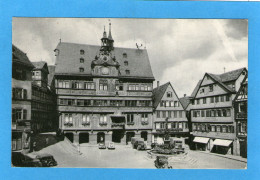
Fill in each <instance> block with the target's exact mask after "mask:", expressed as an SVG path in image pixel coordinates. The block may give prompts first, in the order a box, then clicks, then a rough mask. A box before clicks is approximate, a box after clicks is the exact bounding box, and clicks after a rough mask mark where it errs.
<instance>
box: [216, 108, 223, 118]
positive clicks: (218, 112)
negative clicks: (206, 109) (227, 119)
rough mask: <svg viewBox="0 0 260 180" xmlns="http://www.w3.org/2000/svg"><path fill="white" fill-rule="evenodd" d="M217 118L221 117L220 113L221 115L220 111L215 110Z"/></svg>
mask: <svg viewBox="0 0 260 180" xmlns="http://www.w3.org/2000/svg"><path fill="white" fill-rule="evenodd" d="M216 115H217V116H218V117H221V116H222V113H221V110H219V109H218V110H217V114H216Z"/></svg>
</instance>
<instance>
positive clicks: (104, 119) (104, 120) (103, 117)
mask: <svg viewBox="0 0 260 180" xmlns="http://www.w3.org/2000/svg"><path fill="white" fill-rule="evenodd" d="M99 124H100V125H105V124H107V115H106V114H101V115H100V117H99Z"/></svg>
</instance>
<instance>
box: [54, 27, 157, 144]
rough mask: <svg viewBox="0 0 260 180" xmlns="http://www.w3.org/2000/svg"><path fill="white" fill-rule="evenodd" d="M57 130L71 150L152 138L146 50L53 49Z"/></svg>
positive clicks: (105, 43)
mask: <svg viewBox="0 0 260 180" xmlns="http://www.w3.org/2000/svg"><path fill="white" fill-rule="evenodd" d="M55 56H56V62H55V65H56V67H55V87H56V94H57V103H58V113H59V128H60V130H61V131H62V132H63V133H64V134H65V136H66V137H67V138H68V139H70V140H71V141H72V142H73V143H75V144H81V143H90V144H97V143H100V142H105V143H107V142H111V141H112V142H117V143H121V144H126V143H127V142H129V141H130V139H131V137H142V138H144V140H145V141H147V142H148V143H151V138H152V128H153V124H152V120H153V104H152V103H153V102H152V90H153V81H154V76H153V73H152V69H151V65H150V61H149V58H148V53H147V50H146V49H139V48H137V49H130V48H119V47H114V40H113V38H112V34H111V24H110V25H109V33H108V34H107V32H106V31H105V30H104V33H103V37H102V38H101V46H95V45H87V44H75V43H65V42H60V43H59V44H58V45H57V47H56V49H55Z"/></svg>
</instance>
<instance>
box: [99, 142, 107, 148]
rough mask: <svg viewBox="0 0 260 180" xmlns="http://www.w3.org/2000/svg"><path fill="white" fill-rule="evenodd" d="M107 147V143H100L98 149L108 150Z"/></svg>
mask: <svg viewBox="0 0 260 180" xmlns="http://www.w3.org/2000/svg"><path fill="white" fill-rule="evenodd" d="M106 148H107V147H106V145H105V143H99V144H98V149H106Z"/></svg>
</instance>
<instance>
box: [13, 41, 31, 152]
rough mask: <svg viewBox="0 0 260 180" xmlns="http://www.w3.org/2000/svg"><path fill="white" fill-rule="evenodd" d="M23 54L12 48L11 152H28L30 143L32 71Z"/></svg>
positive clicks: (14, 47) (28, 61)
mask: <svg viewBox="0 0 260 180" xmlns="http://www.w3.org/2000/svg"><path fill="white" fill-rule="evenodd" d="M33 68H34V66H33V64H32V63H31V62H30V60H29V59H28V57H27V56H26V54H25V53H24V52H22V51H21V50H20V49H18V48H17V47H16V46H14V45H13V46H12V152H23V151H29V149H30V142H31V99H32V96H31V93H32V73H31V71H32V69H33Z"/></svg>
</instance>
